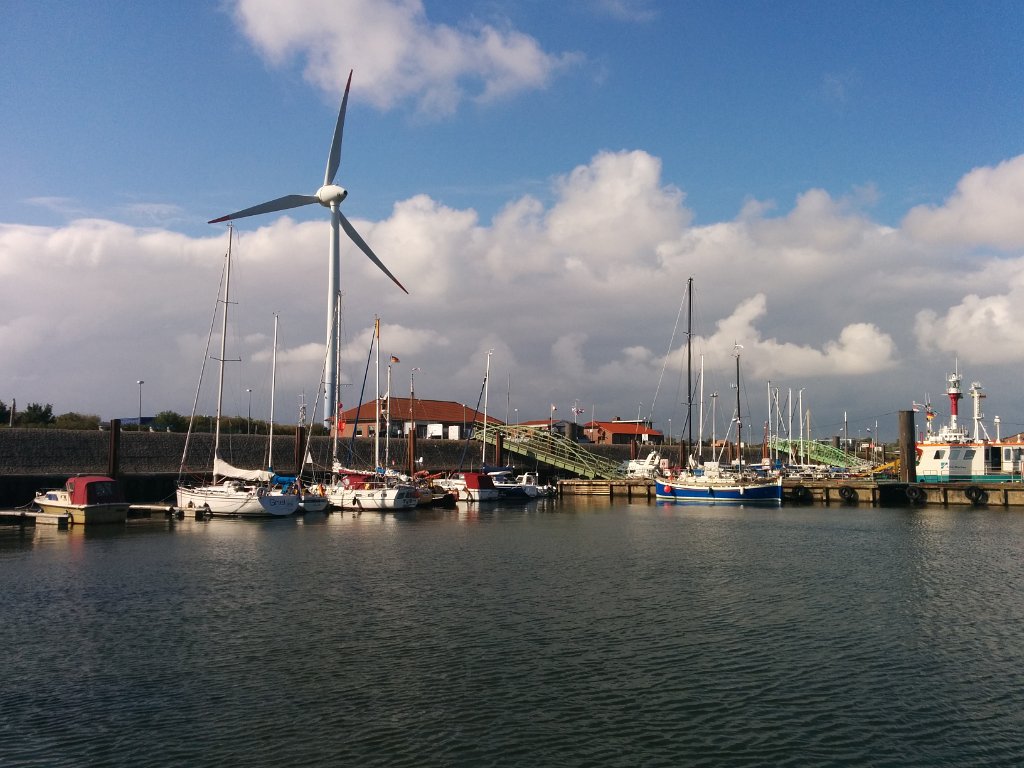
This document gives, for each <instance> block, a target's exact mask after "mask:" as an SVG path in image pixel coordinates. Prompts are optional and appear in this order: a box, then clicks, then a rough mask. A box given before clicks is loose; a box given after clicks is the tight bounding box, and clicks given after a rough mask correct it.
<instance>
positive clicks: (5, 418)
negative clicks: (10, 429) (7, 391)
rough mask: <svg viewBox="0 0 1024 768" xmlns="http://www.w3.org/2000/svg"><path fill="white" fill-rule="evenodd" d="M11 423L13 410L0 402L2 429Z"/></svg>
mask: <svg viewBox="0 0 1024 768" xmlns="http://www.w3.org/2000/svg"><path fill="white" fill-rule="evenodd" d="M10 422H11V409H10V408H8V407H7V403H5V402H4V401H3V400H0V427H6V426H7V425H8V424H9V423H10Z"/></svg>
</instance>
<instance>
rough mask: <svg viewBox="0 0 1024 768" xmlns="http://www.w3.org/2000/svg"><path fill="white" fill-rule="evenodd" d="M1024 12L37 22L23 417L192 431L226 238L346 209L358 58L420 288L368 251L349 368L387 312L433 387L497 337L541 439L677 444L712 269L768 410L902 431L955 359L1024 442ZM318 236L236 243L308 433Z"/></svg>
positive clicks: (685, 9) (12, 139)
mask: <svg viewBox="0 0 1024 768" xmlns="http://www.w3.org/2000/svg"><path fill="white" fill-rule="evenodd" d="M1022 19H1024V14H1022V12H1021V11H1020V8H1019V5H1018V4H1016V3H1010V2H1003V3H999V2H992V3H986V4H984V5H983V6H982V5H974V4H962V3H952V2H950V3H928V4H910V3H883V2H861V3H831V2H829V3H795V2H793V3H767V2H743V3H739V2H733V3H696V2H693V3H691V2H678V3H677V2H664V3H657V2H627V1H625V0H623V1H621V2H614V1H613V0H607V1H606V2H599V1H597V0H595V1H594V2H589V1H587V0H571V1H570V2H566V3H555V4H552V3H546V2H514V3H513V2H500V1H497V2H496V1H493V0H492V1H490V2H446V3H431V2H423V3H417V2H402V3H397V2H368V1H367V2H341V1H339V0H332V1H331V2H297V3H286V4H280V3H277V4H275V3H272V2H269V0H267V1H266V2H264V1H263V0H244V1H240V2H228V3H221V4H214V3H185V2H183V3H165V4H149V3H138V4H131V3H112V2H109V3H108V2H91V3H75V2H70V3H64V4H60V5H58V6H41V5H39V4H37V3H30V2H20V1H17V2H8V3H6V4H4V5H3V7H2V8H0V22H2V23H0V64H2V65H3V67H2V68H3V71H4V73H5V76H4V77H3V79H0V99H2V102H3V104H4V105H5V107H4V109H3V110H2V111H0V155H2V157H3V158H4V170H3V173H2V176H0V178H3V181H4V183H3V184H2V185H0V270H2V272H0V276H2V277H3V279H4V281H5V283H6V284H7V285H12V284H13V285H24V286H32V287H33V288H34V289H35V290H46V291H48V292H52V293H53V294H54V295H55V296H57V297H59V298H58V301H59V303H60V305H61V307H62V312H61V316H60V317H59V318H55V317H54V315H53V310H52V308H50V307H47V306H45V303H44V302H42V301H40V300H38V296H33V295H32V294H31V293H30V292H28V291H25V292H23V295H22V296H19V297H16V298H15V299H13V300H12V304H11V309H10V310H9V314H8V317H7V318H6V319H4V318H0V349H3V348H4V347H6V349H5V350H4V353H5V357H6V358H7V360H8V361H9V362H8V363H7V364H5V365H4V366H3V368H2V370H0V399H2V400H4V401H5V402H10V400H11V398H12V397H13V398H17V399H18V400H19V401H21V402H28V401H39V402H51V403H52V404H53V405H54V409H55V411H56V412H58V413H60V412H64V411H68V410H77V411H84V412H90V413H99V414H101V415H102V416H104V417H105V418H109V417H113V416H119V415H121V416H123V415H125V413H123V412H122V411H125V410H126V407H125V406H124V405H123V404H124V403H128V404H130V403H132V402H134V400H133V397H134V395H133V392H134V389H135V381H136V379H139V378H143V379H146V380H147V382H149V381H150V380H152V381H153V385H152V390H151V392H150V393H149V397H150V398H151V400H152V402H153V406H154V407H153V410H158V409H162V408H164V407H166V408H171V409H174V410H178V411H182V412H187V411H188V410H189V409H190V407H191V400H192V397H193V394H194V386H195V377H196V376H197V375H198V370H199V365H200V363H201V358H200V357H196V339H197V337H200V336H202V337H203V339H202V340H203V342H204V343H205V329H206V327H207V326H208V321H207V319H206V316H207V314H208V309H207V308H208V307H212V297H213V291H214V290H215V286H216V276H217V272H218V270H219V268H220V258H219V257H220V256H221V255H222V253H223V250H224V243H225V242H226V240H225V237H224V231H223V228H218V227H213V226H210V225H208V224H206V223H205V222H206V221H207V220H208V219H210V218H213V217H214V216H217V215H221V214H224V213H227V212H228V211H233V210H238V209H239V208H242V207H245V206H248V205H251V204H254V203H258V202H262V201H264V200H268V199H271V198H274V197H277V196H280V195H284V194H288V193H302V194H311V193H312V192H314V191H315V190H316V188H317V187H318V186H319V184H320V182H321V180H322V176H323V167H324V163H325V162H326V156H327V151H328V148H329V147H328V143H329V140H330V134H331V131H332V129H333V123H334V120H335V117H336V115H337V108H338V103H339V98H340V94H341V90H342V88H343V87H344V81H345V78H346V77H347V75H348V70H349V69H354V70H355V74H354V76H353V82H352V94H351V101H350V105H349V111H348V117H347V122H346V131H345V144H344V149H343V155H342V166H341V173H340V174H339V182H340V183H341V184H342V185H343V186H345V187H346V188H347V189H349V198H348V199H347V200H346V201H345V204H344V210H345V212H346V215H347V216H348V217H349V218H350V219H352V220H353V221H354V223H356V225H357V228H358V229H359V230H360V232H361V233H362V234H363V236H364V237H365V238H366V239H367V241H368V242H370V243H371V245H372V246H373V247H374V249H375V250H376V252H377V253H378V255H379V256H380V257H381V258H382V260H383V261H384V262H385V263H386V264H388V266H389V267H390V268H391V269H392V271H394V272H395V273H396V274H397V275H398V277H399V279H401V280H402V281H403V283H405V284H406V285H407V286H408V287H409V288H410V293H411V295H410V296H409V297H404V296H403V295H400V294H399V295H395V294H396V293H397V292H396V291H393V290H389V287H388V285H385V282H386V278H382V276H380V275H379V273H377V274H375V273H374V270H373V268H372V266H367V265H366V264H364V262H366V260H365V259H364V258H363V257H362V256H361V255H360V254H358V253H356V252H354V251H351V250H350V251H344V250H343V257H342V260H343V268H342V269H343V280H345V281H346V282H345V283H344V285H345V286H346V287H345V288H344V290H345V291H346V294H347V298H346V301H347V302H348V303H349V306H348V308H347V309H346V323H347V324H348V325H349V327H350V328H351V336H352V338H351V346H352V347H353V351H352V359H353V361H354V360H355V359H357V358H361V357H364V356H365V348H363V349H362V350H360V351H359V352H356V351H355V348H356V347H359V346H360V345H362V344H363V336H362V335H365V330H366V329H367V328H368V327H369V326H370V325H372V319H373V316H374V315H375V314H376V315H380V316H381V317H382V322H383V323H384V324H385V328H386V329H387V330H388V331H389V332H390V338H389V337H387V336H386V337H385V342H384V346H385V347H387V346H389V345H390V346H391V347H392V351H393V352H394V353H395V354H397V355H399V356H401V357H402V358H403V361H404V360H405V359H406V358H408V359H410V360H411V361H412V362H410V363H409V364H408V365H409V366H418V367H422V368H423V370H424V373H423V374H422V379H423V384H422V387H423V388H425V389H426V391H425V392H424V390H423V389H421V384H420V378H417V389H418V391H419V392H421V393H423V396H425V397H436V398H440V399H451V400H466V399H469V400H473V399H475V395H476V392H477V391H478V389H479V381H480V377H481V376H482V373H483V368H484V360H485V353H486V350H487V349H490V348H495V349H496V353H495V357H494V359H493V363H492V366H493V367H492V374H493V375H492V381H493V382H496V383H495V386H498V384H500V383H508V386H507V389H508V390H509V392H508V393H507V394H508V397H507V399H508V400H509V401H515V402H516V403H518V405H516V406H515V407H518V408H519V412H520V414H521V415H529V416H532V417H536V418H543V417H544V416H545V415H546V410H547V408H548V406H549V404H550V403H551V402H558V403H566V405H565V406H564V408H563V407H561V406H560V410H564V413H566V414H568V409H569V407H570V406H571V404H572V402H573V401H575V400H579V401H580V403H581V405H585V406H586V407H587V414H586V416H585V418H589V416H590V415H591V411H596V415H597V416H598V417H599V418H607V417H610V416H612V415H620V416H623V417H632V416H633V415H635V413H636V412H637V409H638V407H639V408H640V410H641V412H643V414H644V415H648V412H649V411H650V415H652V416H653V417H654V418H655V420H656V421H658V422H659V426H660V427H661V428H663V429H664V428H667V419H668V418H673V419H674V423H675V424H676V425H678V424H679V423H681V422H682V421H683V418H682V417H681V415H680V414H679V413H678V403H677V402H674V401H675V400H676V398H677V396H676V394H675V391H676V390H677V388H678V382H677V381H676V379H677V378H678V370H677V367H678V360H679V357H680V350H679V349H678V346H679V337H678V334H677V337H676V340H675V344H674V345H673V346H674V347H675V349H673V350H672V352H671V355H670V357H671V360H670V363H671V364H670V365H666V363H665V355H666V352H668V345H669V341H670V339H671V338H672V329H673V324H674V323H675V318H676V314H677V310H678V304H679V301H680V299H681V297H682V291H683V289H684V284H685V279H686V277H688V276H690V275H693V276H694V278H695V283H696V285H697V289H698V297H699V298H698V302H699V307H700V311H699V312H698V319H699V321H700V325H699V327H698V328H697V329H696V333H697V334H698V335H699V336H700V340H701V342H702V351H704V352H705V354H707V356H708V358H709V368H714V367H717V368H720V369H722V370H723V371H724V370H726V369H727V368H728V366H727V365H724V363H726V362H727V361H728V354H729V353H730V352H731V347H732V342H733V341H738V342H740V343H742V344H743V345H744V360H745V364H744V369H745V372H746V376H747V377H748V387H747V388H748V390H750V395H749V396H750V398H751V401H752V405H753V408H754V410H755V411H756V409H758V408H761V410H762V411H764V410H765V408H764V407H763V402H764V400H765V399H766V396H765V395H764V394H763V393H762V392H761V391H759V390H764V389H765V386H766V385H765V382H766V381H768V380H771V381H773V382H774V383H775V384H776V385H777V386H779V387H781V388H782V397H783V398H785V397H786V393H787V391H788V390H790V389H793V390H794V391H795V390H796V389H798V388H805V405H806V404H807V401H810V403H811V404H812V406H811V407H812V408H813V409H814V412H815V414H816V416H815V419H814V421H815V423H816V424H817V423H820V424H821V425H822V430H823V431H826V432H834V431H835V425H836V424H837V423H838V422H839V421H841V418H842V416H841V414H842V412H844V411H846V412H848V413H849V412H852V413H853V414H854V415H855V418H856V419H857V421H858V423H859V424H860V425H861V428H866V426H864V425H868V424H870V425H872V426H873V425H874V422H875V421H876V420H881V422H882V425H883V428H884V427H885V425H886V423H887V422H888V423H889V424H891V426H892V427H893V429H894V426H895V416H893V415H892V414H893V412H895V411H896V410H898V409H900V408H905V407H907V406H908V405H909V402H910V401H911V400H913V399H916V400H920V399H922V398H923V397H924V396H925V394H926V392H928V391H931V392H941V390H942V388H943V382H944V378H945V373H946V372H947V370H949V369H951V368H952V366H953V365H954V362H955V360H957V359H959V361H960V366H961V369H964V370H965V372H966V376H967V378H968V379H973V378H979V379H980V380H981V381H982V383H983V384H984V385H985V386H986V389H987V390H989V392H990V398H989V401H988V403H987V404H986V411H987V413H988V415H989V416H991V415H992V414H995V413H1000V414H1002V418H1003V422H1004V424H1013V425H1015V426H1014V427H1013V431H1018V430H1020V429H1024V403H1021V402H1020V401H1019V397H1015V395H1016V393H1017V390H1016V388H1015V387H1014V385H1015V384H1016V380H1017V378H1018V377H1017V368H1018V363H1019V362H1020V358H1021V356H1022V353H1020V352H1017V351H1016V349H1013V348H1012V347H1014V346H1015V343H1014V342H1015V339H1016V337H1017V335H1018V329H1019V328H1020V327H1021V325H1020V321H1022V320H1024V310H1022V309H1018V307H1019V306H1021V304H1022V302H1021V301H1020V299H1021V298H1024V278H1021V277H1020V275H1021V274H1022V273H1024V263H1022V259H1021V256H1022V250H1024V223H1022V222H1024V215H1022V214H1024V211H1022V210H1021V207H1022V205H1024V167H1022V166H1024V161H1021V160H1019V159H1018V158H1020V157H1021V154H1022V147H1021V144H1022V142H1021V138H1020V137H1021V133H1020V125H1021V124H1022V118H1024V76H1022V71H1024V66H1022V64H1021V61H1022V57H1021V55H1020V50H1019V41H1020V40H1021V39H1022V38H1024V35H1022V33H1024V21H1022ZM326 229H327V225H326V219H325V218H324V217H323V212H322V211H321V210H320V209H319V208H318V207H316V209H314V208H313V207H310V208H306V209H301V210H298V211H295V212H292V213H291V214H290V215H289V216H288V217H285V218H281V217H276V216H267V217H260V218H253V219H248V220H246V221H244V222H242V223H240V227H239V231H240V233H241V235H242V239H241V241H240V243H239V255H238V258H239V262H240V264H241V265H242V266H240V273H239V274H240V276H239V284H238V286H237V291H236V295H237V296H238V297H239V314H238V318H237V324H238V330H237V334H238V339H237V342H238V346H239V347H240V352H239V354H240V355H241V356H242V357H243V363H242V364H241V365H240V366H238V368H239V369H240V370H239V371H237V372H236V373H237V375H235V376H234V378H235V379H238V380H239V386H241V389H242V391H244V389H245V387H246V386H251V385H252V381H250V380H252V379H256V378H260V377H264V375H265V371H263V368H265V366H266V359H267V352H268V350H267V339H268V336H269V322H268V321H266V320H265V317H266V315H267V312H269V311H270V309H268V308H267V307H268V306H269V305H273V306H272V309H273V310H275V311H278V312H279V313H280V314H281V315H282V325H283V328H284V329H286V331H285V330H283V331H282V337H283V341H284V344H283V346H284V351H283V355H282V356H283V357H284V358H285V359H286V360H290V361H291V362H290V363H289V364H288V366H287V370H286V371H285V372H284V373H283V374H281V373H279V375H281V376H283V378H284V381H285V382H286V383H285V385H284V390H285V391H284V394H280V395H279V396H280V397H281V402H280V403H279V404H278V413H281V412H282V411H284V412H286V413H287V412H289V411H290V410H292V409H293V404H294V402H295V400H296V397H297V394H296V392H298V391H300V390H301V391H303V392H305V393H306V396H307V398H308V399H312V394H311V393H313V392H314V391H315V389H316V386H317V384H316V382H317V378H318V377H317V374H316V366H317V363H316V359H317V356H316V353H315V350H316V349H317V348H318V346H322V338H321V337H322V334H323V331H322V325H323V322H324V321H323V305H324V303H325V301H324V297H323V296H322V295H321V294H322V293H323V285H324V282H323V279H324V269H325V267H324V263H325V259H326ZM83 254H84V255H83ZM283 278H286V280H285V279H283ZM246 281H249V282H246ZM284 282H287V283H288V285H287V286H285V285H283V283H284ZM207 285H208V286H209V287H207ZM300 287H301V291H300V290H299V288H300ZM88 291H92V292H95V293H99V294H102V297H103V298H102V299H101V300H100V301H98V302H97V301H95V300H93V301H86V300H85V299H84V298H83V297H82V293H83V292H88ZM268 293H269V294H270V295H269V296H268ZM247 299H251V301H250V302H247V301H246V300H247ZM247 303H251V304H253V305H255V307H254V308H248V307H246V306H245V305H246V304H247ZM183 309H184V310H187V311H182V310H183ZM247 313H251V314H247ZM55 330H56V331H57V332H56V333H55V332H54V331H55ZM361 334H362V335H361ZM731 336H736V337H737V338H735V339H733V338H730V337H731ZM64 347H66V348H67V351H68V353H67V354H61V351H62V349H63V348H64ZM86 348H88V349H91V350H92V354H84V353H83V352H82V351H81V350H83V349H86ZM201 350H202V346H201V345H200V346H199V354H200V355H201ZM97 357H100V358H102V359H104V360H105V361H107V362H106V363H105V364H104V365H103V366H96V364H95V360H96V358H97ZM58 359H64V360H67V359H70V360H72V361H74V362H73V365H74V366H75V369H76V375H75V377H74V379H75V385H74V386H72V385H69V384H68V383H67V376H66V371H64V370H62V367H61V365H59V364H58V363H57V360H58ZM712 363H713V365H712ZM352 375H353V376H354V374H352ZM711 375H712V374H710V373H709V374H708V376H709V382H710V377H711ZM722 375H723V376H724V375H725V374H724V373H723V374H722ZM403 376H404V373H403ZM671 377H674V378H673V379H672V383H671V385H669V384H668V383H666V382H667V380H668V379H669V378H671ZM659 380H661V381H662V384H661V386H660V387H659V385H658V381H659ZM718 386H719V387H721V386H723V384H721V383H720V384H718ZM147 387H149V384H148V383H147ZM498 388H499V389H501V387H498ZM493 391H494V390H492V392H493ZM669 391H671V392H672V394H671V395H670V394H668V392H669ZM280 392H281V388H279V393H280ZM656 392H657V396H655V393H656ZM812 393H813V396H812ZM354 397H355V396H354V395H343V400H345V401H346V402H348V401H353V400H354ZM499 399H501V400H502V401H503V402H504V401H505V400H506V397H505V395H504V394H503V395H502V397H501V398H499ZM933 399H935V398H933ZM263 405H264V406H265V405H266V404H265V403H264V404H263ZM231 407H232V406H231V405H230V404H229V409H230V408H231ZM234 407H236V408H237V407H238V405H237V402H236V404H235V406H234ZM147 410H149V409H148V408H147ZM127 411H128V413H129V415H130V413H131V412H133V411H134V409H133V408H131V407H128V408H127ZM673 414H675V415H674V416H673ZM500 415H503V414H500ZM282 418H283V417H282ZM753 418H755V419H756V420H757V421H758V422H759V421H760V420H763V419H764V418H765V414H764V413H763V412H762V413H761V414H756V413H755V414H754V417H753ZM1004 429H1005V428H1004ZM719 432H721V427H720V428H719ZM883 434H884V433H883Z"/></svg>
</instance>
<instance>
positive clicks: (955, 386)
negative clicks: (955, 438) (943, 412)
mask: <svg viewBox="0 0 1024 768" xmlns="http://www.w3.org/2000/svg"><path fill="white" fill-rule="evenodd" d="M946 381H947V383H948V386H947V387H946V394H947V395H948V396H949V431H950V432H956V431H957V429H958V425H957V416H958V415H959V411H960V405H959V403H960V399H961V398H962V397H963V393H962V392H961V390H960V381H961V379H960V365H959V363H957V364H956V366H955V367H954V369H953V373H951V374H950V375H949V377H948V378H947V379H946Z"/></svg>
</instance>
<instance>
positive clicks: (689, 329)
mask: <svg viewBox="0 0 1024 768" xmlns="http://www.w3.org/2000/svg"><path fill="white" fill-rule="evenodd" d="M692 341H693V278H692V277H689V278H687V280H686V466H689V465H690V456H691V455H693V372H692V369H693V344H692V343H691V342H692Z"/></svg>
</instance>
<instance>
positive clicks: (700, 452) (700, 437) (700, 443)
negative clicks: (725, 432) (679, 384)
mask: <svg viewBox="0 0 1024 768" xmlns="http://www.w3.org/2000/svg"><path fill="white" fill-rule="evenodd" d="M699 412H700V416H698V419H700V421H699V423H698V424H697V462H698V463H700V462H703V461H704V355H701V356H700V409H699Z"/></svg>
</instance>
